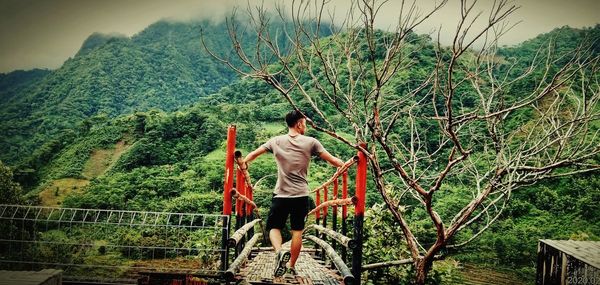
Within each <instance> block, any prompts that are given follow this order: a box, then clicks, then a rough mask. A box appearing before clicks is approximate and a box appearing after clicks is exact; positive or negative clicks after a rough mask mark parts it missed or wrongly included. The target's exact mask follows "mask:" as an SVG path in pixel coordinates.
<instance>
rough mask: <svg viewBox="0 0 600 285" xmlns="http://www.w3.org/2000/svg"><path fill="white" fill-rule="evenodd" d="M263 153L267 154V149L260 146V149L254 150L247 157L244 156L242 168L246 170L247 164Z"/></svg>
mask: <svg viewBox="0 0 600 285" xmlns="http://www.w3.org/2000/svg"><path fill="white" fill-rule="evenodd" d="M265 152H267V149H266V148H264V147H262V146H261V147H259V148H257V149H255V150H254V151H252V152H251V153H249V154H248V155H246V157H245V158H244V167H245V168H248V163H250V162H251V161H253V160H255V159H256V158H257V157H259V156H260V155H261V154H263V153H265Z"/></svg>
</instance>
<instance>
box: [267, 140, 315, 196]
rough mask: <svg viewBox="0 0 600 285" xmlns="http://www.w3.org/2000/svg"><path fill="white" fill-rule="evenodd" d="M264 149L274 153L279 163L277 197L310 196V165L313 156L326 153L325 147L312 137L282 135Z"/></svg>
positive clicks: (269, 142) (270, 141)
mask: <svg viewBox="0 0 600 285" xmlns="http://www.w3.org/2000/svg"><path fill="white" fill-rule="evenodd" d="M262 147H264V148H265V149H266V150H268V151H269V152H271V153H273V155H274V156H275V161H276V162H277V184H276V185H275V191H274V192H273V193H274V194H275V197H302V196H308V190H309V189H308V181H307V180H306V174H307V173H308V165H309V164H310V159H311V156H316V155H319V154H320V153H321V152H324V151H325V148H324V147H323V145H322V144H321V143H320V142H319V141H318V140H317V139H315V138H312V137H307V136H303V135H297V136H294V137H292V136H290V135H282V136H276V137H274V138H271V139H270V140H269V141H267V142H266V143H265V144H263V145H262Z"/></svg>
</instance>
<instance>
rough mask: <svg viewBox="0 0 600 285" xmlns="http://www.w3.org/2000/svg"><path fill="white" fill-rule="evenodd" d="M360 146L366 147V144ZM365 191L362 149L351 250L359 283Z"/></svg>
mask: <svg viewBox="0 0 600 285" xmlns="http://www.w3.org/2000/svg"><path fill="white" fill-rule="evenodd" d="M360 146H361V147H362V148H363V149H366V147H367V145H366V144H364V143H361V144H360ZM366 193H367V157H366V156H365V154H364V153H362V151H360V150H359V151H358V165H357V167H356V192H355V195H356V197H357V198H358V203H357V204H356V206H355V207H354V215H355V217H354V239H355V240H356V241H357V246H356V248H355V249H354V250H353V252H352V274H353V275H354V278H356V279H355V280H356V284H360V276H361V273H362V251H363V223H364V218H365V202H366V201H365V200H366V196H367V195H366Z"/></svg>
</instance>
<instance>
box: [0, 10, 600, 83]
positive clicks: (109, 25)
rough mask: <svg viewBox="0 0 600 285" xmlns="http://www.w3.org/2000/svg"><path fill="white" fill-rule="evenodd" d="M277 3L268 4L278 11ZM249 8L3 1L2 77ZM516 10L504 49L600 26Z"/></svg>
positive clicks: (560, 13) (443, 14)
mask: <svg viewBox="0 0 600 285" xmlns="http://www.w3.org/2000/svg"><path fill="white" fill-rule="evenodd" d="M275 1H276V0H265V1H264V3H265V6H272V5H273V3H274V2H275ZM250 2H251V3H260V2H259V1H253V0H250ZM287 2H288V3H289V2H291V1H289V0H288V1H287ZM347 2H348V1H347V0H334V1H333V4H334V6H335V9H336V10H339V11H342V10H344V9H346V8H347ZM399 2H400V0H390V1H389V4H388V5H387V6H386V8H385V9H383V10H382V12H381V15H380V16H381V18H380V22H379V23H378V25H379V26H380V27H381V28H386V27H388V26H390V25H391V24H393V22H394V19H395V18H396V16H397V9H394V8H395V7H398V3H399ZM406 2H410V1H406ZM417 2H418V5H420V7H421V8H422V9H423V10H426V9H427V7H430V6H431V3H433V1H432V0H431V1H430V0H420V1H417ZM492 2H493V1H492V0H480V2H479V3H478V6H477V7H476V9H478V10H484V9H485V8H489V7H490V6H491V3H492ZM246 3H247V1H246V0H241V1H239V0H218V1H217V0H175V1H173V0H0V72H10V71H12V70H16V69H25V70H27V69H32V68H50V69H56V68H58V67H60V66H61V65H62V64H63V62H64V61H65V60H66V59H68V58H69V57H72V56H74V55H75V53H76V52H77V51H78V50H79V48H80V47H81V44H82V42H83V41H84V40H85V39H86V38H87V37H88V36H89V35H90V34H92V33H94V32H101V33H119V34H124V35H127V36H132V35H134V34H136V33H138V32H140V31H141V30H143V29H144V28H145V27H147V26H148V25H150V24H152V23H154V22H156V21H158V20H160V19H171V20H184V21H186V20H191V19H203V18H204V19H206V18H210V19H212V20H215V21H219V20H222V19H223V18H224V17H225V16H226V15H227V14H228V11H230V9H231V7H233V6H236V5H237V6H245V5H246ZM458 3H459V1H457V0H449V3H448V5H446V7H445V8H444V9H443V10H442V11H440V12H439V13H437V14H436V15H435V16H434V17H432V18H431V19H429V20H428V21H427V22H425V23H423V25H421V26H420V28H419V29H417V32H419V33H431V32H432V31H433V29H435V28H436V27H439V26H443V27H444V29H453V28H454V27H455V26H456V23H457V16H456V15H457V13H458V12H459V9H458V7H459V4H458ZM513 4H516V5H518V6H521V8H520V9H519V10H517V12H515V13H514V14H513V15H512V16H511V17H510V22H512V23H516V22H519V21H521V23H520V24H518V25H517V26H516V27H515V28H514V29H513V30H511V31H510V32H509V33H508V34H507V35H505V36H504V38H503V39H502V41H501V43H502V44H508V45H513V44H517V43H519V42H522V41H524V40H526V39H529V38H532V37H534V36H535V35H537V34H540V33H545V32H549V31H551V30H552V29H554V28H556V27H561V26H564V25H569V26H571V27H577V28H580V27H589V26H594V25H595V24H597V23H600V13H599V11H600V0H515V1H514V2H513ZM337 14H340V13H339V12H337ZM443 34H447V32H444V33H443Z"/></svg>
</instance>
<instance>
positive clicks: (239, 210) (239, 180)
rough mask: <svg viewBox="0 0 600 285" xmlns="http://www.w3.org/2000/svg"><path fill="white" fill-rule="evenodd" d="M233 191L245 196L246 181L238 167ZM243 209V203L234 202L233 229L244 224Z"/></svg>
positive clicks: (237, 249)
mask: <svg viewBox="0 0 600 285" xmlns="http://www.w3.org/2000/svg"><path fill="white" fill-rule="evenodd" d="M235 178H236V179H235V190H236V191H237V193H238V195H244V196H245V195H246V179H245V177H244V173H243V172H242V170H241V169H240V168H239V167H238V168H237V171H236V173H235ZM245 212H246V211H245V207H244V201H242V200H240V199H236V200H235V229H236V230H238V229H239V228H241V227H242V226H243V225H244V224H245V221H244V216H245V215H244V213H245ZM244 243H245V242H244V240H243V239H242V240H241V241H240V242H239V243H238V246H237V247H236V249H235V254H236V256H237V255H238V254H239V253H240V251H241V248H242V244H244Z"/></svg>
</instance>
